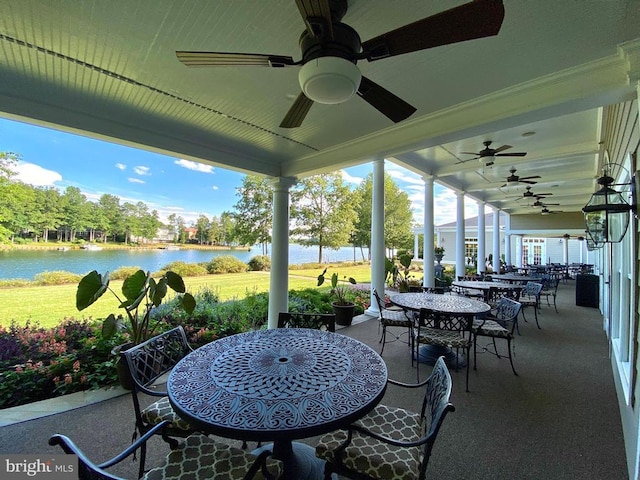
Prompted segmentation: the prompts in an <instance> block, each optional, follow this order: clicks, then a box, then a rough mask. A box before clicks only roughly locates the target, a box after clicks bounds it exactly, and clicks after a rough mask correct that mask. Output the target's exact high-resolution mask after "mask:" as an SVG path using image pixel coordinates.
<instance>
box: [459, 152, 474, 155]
mask: <svg viewBox="0 0 640 480" xmlns="http://www.w3.org/2000/svg"><path fill="white" fill-rule="evenodd" d="M460 153H464V154H465V155H476V156H478V152H460Z"/></svg>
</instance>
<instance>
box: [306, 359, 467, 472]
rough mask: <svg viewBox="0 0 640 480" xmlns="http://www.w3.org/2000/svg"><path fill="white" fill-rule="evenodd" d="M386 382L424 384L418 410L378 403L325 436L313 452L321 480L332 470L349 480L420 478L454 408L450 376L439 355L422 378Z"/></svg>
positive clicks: (403, 384) (415, 385) (411, 385)
mask: <svg viewBox="0 0 640 480" xmlns="http://www.w3.org/2000/svg"><path fill="white" fill-rule="evenodd" d="M389 383H390V384H392V385H398V386H400V387H406V388H415V387H422V386H425V385H426V390H425V395H424V398H423V400H422V410H421V412H420V413H414V412H410V411H407V410H405V409H402V408H396V407H389V406H386V405H382V404H378V405H377V406H376V407H375V408H374V409H373V411H371V412H370V413H369V414H368V415H366V416H365V417H363V418H361V419H360V420H358V421H357V422H355V423H353V424H352V425H351V426H349V428H348V429H346V430H336V431H334V432H331V433H329V434H326V435H324V436H323V437H322V438H320V440H319V442H318V445H317V446H316V456H317V457H319V458H321V459H323V460H325V461H326V462H327V463H326V464H325V473H324V478H325V479H331V478H333V477H332V474H333V473H337V474H339V475H340V476H341V477H343V476H344V477H347V478H354V479H375V480H386V479H389V478H401V479H416V480H422V479H424V478H425V476H426V471H427V466H428V464H429V458H430V457H431V453H432V450H433V445H434V443H435V441H436V437H437V436H438V432H439V430H440V427H441V425H442V422H443V420H444V419H445V417H446V415H447V413H449V412H453V411H455V408H454V406H453V405H452V404H451V403H449V397H450V395H451V376H450V375H449V371H448V370H447V367H446V365H445V363H444V358H443V357H440V358H439V359H438V360H437V361H436V364H435V366H434V367H433V371H432V372H431V375H430V376H429V378H428V379H427V380H425V381H424V382H421V383H418V384H406V383H400V382H397V381H394V380H389Z"/></svg>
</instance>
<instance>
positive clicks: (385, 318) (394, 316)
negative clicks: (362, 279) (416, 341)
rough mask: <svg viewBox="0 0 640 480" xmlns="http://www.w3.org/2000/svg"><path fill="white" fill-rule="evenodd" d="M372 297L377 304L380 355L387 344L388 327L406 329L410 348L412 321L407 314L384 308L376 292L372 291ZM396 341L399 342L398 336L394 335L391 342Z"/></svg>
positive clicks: (400, 310) (402, 311)
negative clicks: (380, 332)
mask: <svg viewBox="0 0 640 480" xmlns="http://www.w3.org/2000/svg"><path fill="white" fill-rule="evenodd" d="M373 296H374V297H375V299H376V303H377V304H378V320H379V321H380V323H379V325H380V326H381V327H382V335H381V336H380V342H379V343H381V344H382V348H381V349H380V355H382V352H383V351H384V346H385V344H386V343H387V328H389V327H403V328H406V329H407V334H408V337H407V344H408V345H409V346H410V347H411V340H412V334H413V319H412V318H410V317H409V314H408V313H407V312H405V311H404V310H402V309H399V310H398V309H395V308H394V309H391V308H385V306H384V302H383V301H382V299H381V298H380V295H378V291H377V290H376V289H375V288H374V289H373ZM396 340H400V335H394V339H393V340H391V341H392V342H395V341H396Z"/></svg>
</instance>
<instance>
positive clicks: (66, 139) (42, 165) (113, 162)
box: [0, 118, 477, 224]
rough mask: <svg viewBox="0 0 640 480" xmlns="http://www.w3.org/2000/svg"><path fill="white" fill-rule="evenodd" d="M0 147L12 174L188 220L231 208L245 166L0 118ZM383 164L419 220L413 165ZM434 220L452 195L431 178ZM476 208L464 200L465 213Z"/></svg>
mask: <svg viewBox="0 0 640 480" xmlns="http://www.w3.org/2000/svg"><path fill="white" fill-rule="evenodd" d="M0 151H2V152H14V153H17V154H19V155H20V157H21V158H22V161H21V162H20V164H19V165H18V169H17V170H18V178H19V179H20V180H22V181H23V182H25V183H28V184H31V185H38V186H54V187H56V188H59V189H60V190H64V189H65V188H66V187H68V186H74V187H78V188H79V189H80V190H81V191H82V192H83V193H84V194H85V195H86V197H87V199H89V200H97V199H98V198H100V196H101V195H102V194H105V193H109V194H112V195H116V196H118V197H120V199H121V202H132V203H135V202H138V201H143V202H145V203H146V204H147V205H148V206H149V209H150V210H154V209H155V210H157V211H158V213H159V214H160V219H161V220H162V221H165V220H166V218H167V217H168V216H169V215H170V214H172V213H175V214H176V215H180V216H182V217H183V218H184V219H185V221H186V222H187V224H189V223H190V222H193V221H195V220H196V219H197V218H198V216H199V215H200V214H204V215H206V216H208V217H212V216H214V215H216V216H217V215H220V213H222V212H223V211H231V210H233V205H234V204H235V203H236V202H237V200H238V197H237V196H236V187H238V186H240V185H241V183H242V178H243V176H244V174H242V173H238V172H234V171H232V170H225V169H222V168H219V167H211V166H208V165H204V164H200V163H195V162H191V161H188V160H183V159H180V158H175V157H169V156H166V155H159V154H156V153H151V152H147V151H145V150H138V149H135V148H131V147H125V146H122V145H117V144H115V143H109V142H104V141H101V140H94V139H91V138H88V137H83V136H79V135H73V134H69V133H65V132H61V131H58V130H53V129H49V128H44V127H38V126H33V125H30V124H27V123H22V122H16V121H12V120H7V119H2V118H0ZM371 169H372V167H371V164H363V165H359V166H356V167H352V168H348V169H346V170H343V172H342V174H343V177H344V179H345V180H346V181H347V182H349V183H350V184H352V185H353V186H355V185H356V184H357V183H358V182H360V181H362V179H363V178H364V177H366V175H367V174H368V173H369V172H371ZM385 169H386V171H387V172H388V173H389V174H390V175H392V176H393V178H394V180H395V181H396V183H397V184H398V186H399V187H400V188H402V189H403V190H405V191H406V192H407V193H408V194H409V197H410V198H411V202H412V208H413V212H414V219H415V222H416V223H417V224H422V215H423V208H424V184H423V182H422V180H421V178H420V177H419V176H418V175H416V174H415V173H413V172H411V171H409V170H406V169H404V168H401V167H399V166H397V165H395V164H393V163H391V162H386V165H385ZM435 195H436V198H435V212H436V219H435V220H436V222H435V223H436V224H440V223H447V222H452V221H454V220H455V211H456V208H455V196H454V195H453V193H452V192H451V191H449V190H448V189H445V188H442V187H440V186H438V185H436V188H435ZM476 214H477V209H476V208H475V207H473V204H472V203H467V205H466V208H465V216H466V217H469V216H475V215H476Z"/></svg>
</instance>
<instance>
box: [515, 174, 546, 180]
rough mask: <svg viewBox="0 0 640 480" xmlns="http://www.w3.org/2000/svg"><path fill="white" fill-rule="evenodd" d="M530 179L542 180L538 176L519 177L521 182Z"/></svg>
mask: <svg viewBox="0 0 640 480" xmlns="http://www.w3.org/2000/svg"><path fill="white" fill-rule="evenodd" d="M532 178H542V177H541V176H540V175H529V176H528V177H520V181H522V180H530V179H532Z"/></svg>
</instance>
